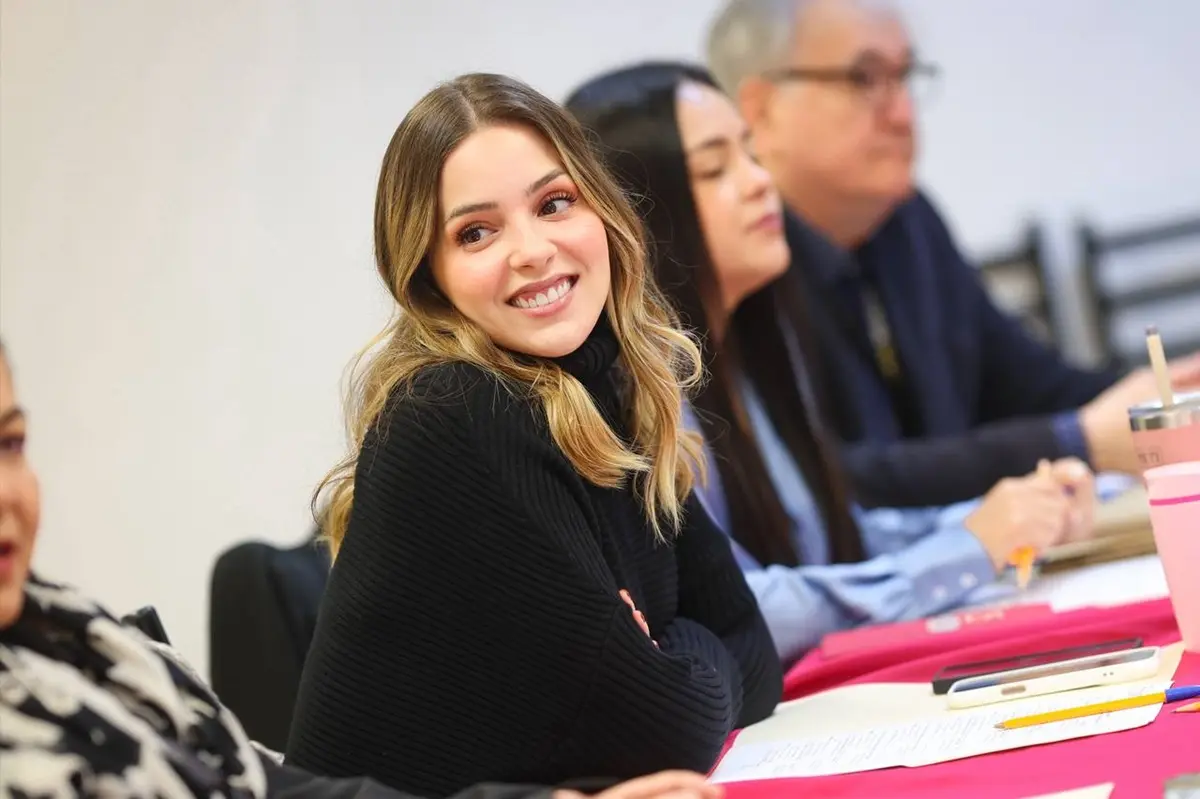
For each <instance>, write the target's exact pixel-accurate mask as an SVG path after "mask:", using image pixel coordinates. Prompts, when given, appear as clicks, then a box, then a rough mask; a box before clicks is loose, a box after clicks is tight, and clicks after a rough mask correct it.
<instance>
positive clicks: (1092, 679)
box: [946, 646, 1161, 709]
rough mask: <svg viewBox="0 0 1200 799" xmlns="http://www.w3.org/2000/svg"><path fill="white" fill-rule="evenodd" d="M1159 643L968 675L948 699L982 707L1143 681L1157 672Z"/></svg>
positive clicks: (952, 703) (957, 705) (956, 703)
mask: <svg viewBox="0 0 1200 799" xmlns="http://www.w3.org/2000/svg"><path fill="white" fill-rule="evenodd" d="M1160 661H1161V658H1160V656H1159V649H1158V647H1156V646H1147V647H1143V648H1141V649H1129V650H1126V651H1124V652H1110V653H1108V654H1105V655H1092V656H1090V657H1085V658H1077V659H1075V660H1064V661H1060V662H1058V663H1048V664H1046V665H1043V666H1031V667H1029V668H1024V669H1015V670H1013V671H1002V672H999V673H997V674H988V675H985V676H983V677H968V678H966V679H965V680H959V681H958V682H956V683H954V685H952V686H950V690H949V691H947V692H946V701H947V702H948V703H949V705H950V707H952V708H956V709H958V708H966V707H979V706H980V705H991V704H995V703H996V702H1008V701H1011V700H1013V699H1025V698H1026V697H1030V696H1045V695H1046V694H1057V693H1062V692H1063V691H1074V690H1077V689H1079V688H1094V687H1096V686H1098V685H1118V684H1120V683H1125V682H1133V681H1134V680H1144V679H1148V678H1150V677H1153V676H1154V675H1155V674H1157V673H1158V667H1159V663H1160Z"/></svg>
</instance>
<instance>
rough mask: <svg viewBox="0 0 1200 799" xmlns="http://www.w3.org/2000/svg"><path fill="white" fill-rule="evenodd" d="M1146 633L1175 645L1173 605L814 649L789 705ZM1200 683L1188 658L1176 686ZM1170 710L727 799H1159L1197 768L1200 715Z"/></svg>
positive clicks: (1198, 664) (789, 683)
mask: <svg viewBox="0 0 1200 799" xmlns="http://www.w3.org/2000/svg"><path fill="white" fill-rule="evenodd" d="M1130 636H1140V637H1141V638H1142V639H1143V640H1144V642H1145V644H1146V645H1164V644H1170V643H1174V642H1176V641H1178V640H1179V631H1178V628H1177V627H1176V626H1175V620H1174V618H1173V615H1172V613H1171V607H1170V604H1169V602H1168V601H1167V600H1165V599H1163V600H1155V601H1153V602H1143V603H1138V604H1134V605H1125V606H1122V607H1118V608H1108V609H1096V608H1088V609H1084V610H1078V611H1073V612H1071V613H1063V614H1058V615H1056V616H1053V617H1048V618H1045V619H1038V620H1035V621H1030V622H1028V623H1025V624H1021V625H1018V626H1014V627H1011V628H1006V629H1005V630H1004V632H1003V637H997V632H996V630H994V629H988V628H986V627H985V628H981V629H970V628H968V629H964V630H963V631H961V632H960V633H951V634H943V635H939V636H935V637H931V638H926V639H922V640H921V641H919V642H917V643H910V644H904V645H897V646H892V647H888V648H886V649H881V650H874V651H870V652H863V653H859V654H852V655H846V656H844V657H841V658H837V659H834V660H824V659H822V658H821V656H820V654H819V653H814V654H812V655H811V656H809V657H808V658H806V659H805V660H803V661H801V662H800V663H799V664H797V665H796V666H795V668H793V669H792V670H791V672H789V673H788V675H787V678H786V680H785V683H784V686H785V690H784V693H785V695H786V696H787V697H788V698H789V699H794V698H796V697H799V696H804V695H807V694H810V693H813V692H815V691H818V690H823V689H825V688H831V687H834V686H837V685H846V684H850V683H857V682H911V681H919V682H924V681H929V680H932V679H933V676H934V674H935V673H937V671H938V670H939V669H940V668H942V667H943V666H946V665H949V664H952V663H965V662H973V661H978V660H987V659H989V658H995V657H1004V656H1008V655H1018V654H1024V653H1028V652H1031V651H1042V650H1048V649H1057V648H1061V647H1068V646H1076V645H1082V644H1087V643H1094V642H1099V641H1105V640H1110V639H1114V638H1125V637H1130ZM1187 683H1200V655H1194V654H1187V655H1184V658H1183V662H1182V663H1181V664H1180V666H1179V670H1178V671H1177V672H1176V675H1175V684H1176V685H1181V684H1187ZM1170 711H1171V708H1170V707H1167V708H1164V709H1163V711H1161V712H1160V713H1159V716H1158V718H1157V719H1156V720H1155V721H1154V722H1153V723H1152V724H1150V725H1149V726H1146V727H1142V728H1139V729H1136V730H1128V731H1126V732H1120V733H1113V734H1110V735H1098V736H1095V737H1092V738H1082V739H1079V740H1075V741H1063V742H1062V743H1057V744H1050V745H1047V746H1037V747H1030V748H1028V749H1019V750H1014V751H1010V752H1000V753H997V754H994V755H986V756H983V757H975V758H969V759H966V760H959V761H955V762H951V763H940V764H938V765H935V766H924V767H921V768H913V769H887V770H885V771H873V772H866V773H862V774H847V775H841V776H837V777H815V778H807V779H797V780H772V781H767V782H749V783H740V784H731V785H727V786H726V795H727V796H728V797H729V799H759V798H760V797H781V796H813V797H816V796H820V797H902V796H913V797H918V796H919V797H933V798H934V799H937V798H938V797H946V799H950V797H954V799H960V798H961V797H972V799H990V798H991V797H996V798H997V799H1001V798H1003V799H1017V798H1018V797H1026V796H1036V795H1038V794H1044V793H1053V792H1055V791H1064V790H1068V789H1072V788H1080V787H1084V786H1087V785H1094V784H1097V783H1105V782H1113V783H1115V784H1116V788H1115V790H1114V791H1113V797H1114V799H1142V797H1145V798H1146V799H1151V797H1153V799H1160V798H1161V797H1162V790H1163V782H1164V781H1165V780H1167V779H1169V778H1170V777H1173V776H1176V775H1178V774H1181V773H1184V772H1200V714H1172V713H1171V712H1170Z"/></svg>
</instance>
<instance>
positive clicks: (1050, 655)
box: [933, 638, 1142, 696]
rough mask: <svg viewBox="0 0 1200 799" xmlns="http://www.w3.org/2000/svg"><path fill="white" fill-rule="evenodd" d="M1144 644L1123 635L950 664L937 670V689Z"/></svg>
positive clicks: (943, 690)
mask: <svg viewBox="0 0 1200 799" xmlns="http://www.w3.org/2000/svg"><path fill="white" fill-rule="evenodd" d="M1141 645H1142V639H1141V638H1121V639H1117V640H1113V641H1104V642H1102V643H1099V644H1087V645H1086V646H1073V647H1070V648H1068V649H1053V650H1050V651H1047V652H1033V653H1030V654H1028V655H1018V656H1016V657H1007V658H997V659H996V660H981V661H978V662H976V663H960V664H958V665H955V666H947V667H946V668H944V669H942V670H941V671H939V672H938V673H937V675H936V676H935V677H934V678H933V692H934V693H935V694H937V695H938V696H941V695H943V694H945V693H946V692H948V691H949V690H950V686H951V685H954V683H956V682H958V681H959V680H965V679H967V678H968V677H983V676H986V675H988V674H997V673H999V672H1002V671H1014V670H1016V669H1024V668H1029V667H1031V666H1045V665H1047V664H1050V663H1060V662H1062V661H1064V660H1077V659H1078V658H1085V657H1089V656H1091V655H1105V654H1108V653H1109V652H1123V651H1125V650H1128V649H1137V648H1139V647H1140V646H1141Z"/></svg>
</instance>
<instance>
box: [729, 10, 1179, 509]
mask: <svg viewBox="0 0 1200 799" xmlns="http://www.w3.org/2000/svg"><path fill="white" fill-rule="evenodd" d="M708 62H709V67H710V69H711V71H712V72H713V74H714V76H715V77H716V79H717V81H718V82H719V83H720V84H721V85H722V86H723V87H724V89H725V90H726V91H727V92H728V93H729V94H730V96H731V97H733V98H735V100H736V102H737V104H738V106H739V108H740V109H741V111H742V114H743V116H744V117H745V118H746V120H747V123H748V124H749V126H750V129H751V131H752V134H753V141H754V147H755V150H756V152H757V155H758V157H759V158H760V159H761V160H762V162H763V164H764V165H766V167H767V168H768V169H769V170H770V172H771V174H772V175H773V176H774V178H775V181H776V183H777V184H778V185H779V189H780V192H781V194H782V195H783V198H784V200H785V201H786V203H787V205H788V206H789V208H790V210H791V212H792V214H791V217H790V219H789V220H788V242H789V244H790V246H791V248H792V253H793V259H794V262H793V268H792V269H791V270H790V272H789V274H788V276H787V278H785V279H789V280H797V281H799V282H800V283H801V284H802V286H803V291H804V292H805V296H806V300H807V302H806V305H805V308H804V309H803V315H804V316H805V317H806V318H805V319H803V320H798V321H800V322H801V323H802V329H804V328H807V329H809V330H811V331H812V334H813V338H812V341H810V342H807V343H808V345H809V348H810V353H809V354H810V357H811V358H812V360H813V362H814V364H815V366H816V368H815V369H814V370H813V371H814V372H815V375H814V377H815V380H814V382H815V383H816V384H817V386H818V393H819V394H820V395H821V399H822V405H823V409H822V410H823V411H824V413H825V414H826V419H827V420H828V421H829V422H830V423H832V424H833V425H834V427H835V428H836V430H837V432H838V434H839V435H840V436H841V437H842V439H843V441H844V442H846V444H847V446H846V449H845V458H846V466H847V467H848V469H849V471H850V473H851V474H852V476H853V478H854V482H855V485H856V487H857V490H858V493H859V499H860V500H861V501H862V502H864V503H865V504H870V505H890V506H905V505H941V504H949V503H952V502H956V501H959V500H963V499H968V498H970V497H974V496H977V495H980V494H983V493H985V492H986V491H987V490H988V489H990V488H991V487H992V485H993V484H994V483H995V482H996V481H998V480H999V479H1000V478H1003V477H1007V476H1013V475H1021V474H1026V473H1028V472H1029V471H1031V470H1033V469H1034V468H1036V467H1037V464H1038V463H1039V461H1041V460H1042V459H1048V460H1051V461H1054V460H1057V459H1060V458H1066V457H1070V456H1074V457H1078V458H1081V459H1083V460H1085V461H1088V462H1089V463H1090V464H1091V465H1092V466H1093V467H1094V468H1096V469H1097V470H1106V471H1108V470H1111V471H1121V472H1129V473H1133V472H1136V471H1137V468H1138V465H1137V460H1136V457H1135V455H1134V452H1133V449H1132V443H1131V441H1130V439H1129V429H1128V421H1127V419H1126V415H1125V413H1126V408H1127V407H1128V406H1129V405H1131V404H1134V403H1135V402H1141V401H1145V400H1148V399H1151V398H1152V397H1154V396H1155V390H1154V384H1153V380H1152V377H1151V376H1150V375H1149V373H1148V372H1146V371H1142V372H1138V373H1134V374H1132V375H1129V376H1128V377H1126V378H1124V379H1122V380H1118V379H1117V377H1118V376H1117V375H1115V374H1111V373H1107V372H1092V371H1086V370H1082V369H1077V368H1073V367H1072V366H1070V365H1068V364H1067V363H1065V362H1064V361H1063V360H1062V358H1061V357H1060V356H1059V354H1058V353H1056V352H1055V351H1053V350H1051V349H1049V348H1047V347H1046V346H1045V345H1043V344H1042V343H1040V342H1039V341H1037V340H1036V339H1034V338H1033V337H1032V336H1030V335H1029V334H1028V333H1027V332H1026V331H1025V330H1024V329H1023V328H1022V327H1021V325H1020V324H1019V323H1018V322H1017V321H1016V320H1015V319H1013V318H1011V317H1009V316H1008V315H1006V314H1004V313H1003V312H1001V311H1000V310H999V309H998V308H997V307H996V306H995V305H994V304H993V303H992V301H991V300H990V299H989V297H988V295H987V294H986V292H985V290H984V288H983V287H982V284H981V283H980V280H979V277H978V275H977V272H976V270H975V269H973V268H972V267H971V266H969V265H968V264H967V263H966V261H965V260H964V259H963V256H962V255H961V253H960V252H959V250H958V247H957V246H956V244H955V242H954V239H953V237H952V236H951V234H950V232H949V230H948V229H947V227H946V225H945V223H944V222H943V221H942V218H941V217H940V216H939V214H938V212H937V210H936V209H935V208H934V206H933V205H932V203H931V202H930V201H929V198H928V197H926V196H925V195H923V194H922V193H921V192H920V191H919V190H917V188H916V187H915V186H914V178H913V163H914V159H915V156H916V152H917V131H916V108H917V103H918V100H919V99H921V98H922V97H924V96H925V95H926V94H927V93H928V90H929V89H930V88H931V87H932V86H933V84H934V82H935V80H936V78H937V76H938V71H937V69H936V67H934V66H933V65H931V64H929V63H927V62H925V61H924V60H922V58H920V57H919V55H918V53H917V50H916V48H915V47H914V45H913V43H912V41H911V39H910V37H909V34H908V31H907V30H906V28H905V25H904V22H903V19H902V18H901V17H900V15H899V14H898V13H897V12H896V11H895V10H894V9H893V8H891V7H890V5H889V4H887V3H883V2H872V1H871V0H730V1H729V2H727V3H726V4H725V6H724V8H723V9H722V11H721V12H720V13H719V14H718V16H717V18H716V20H715V21H714V22H713V24H712V27H711V30H710V32H709V38H708ZM972 146H975V145H972ZM1173 369H1174V371H1175V378H1176V380H1177V388H1178V389H1180V390H1182V389H1186V388H1189V387H1192V386H1198V385H1200V358H1197V357H1195V356H1193V357H1191V358H1188V359H1185V360H1184V361H1181V362H1178V363H1176V364H1174V365H1173Z"/></svg>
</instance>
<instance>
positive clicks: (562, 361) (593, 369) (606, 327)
mask: <svg viewBox="0 0 1200 799" xmlns="http://www.w3.org/2000/svg"><path fill="white" fill-rule="evenodd" d="M620 352H621V345H620V343H619V342H618V341H617V334H616V333H615V332H613V329H612V323H611V322H609V320H608V311H607V310H605V311H602V312H601V313H600V318H599V319H598V320H597V321H596V326H595V327H594V328H592V332H591V333H589V334H588V337H587V338H586V339H584V342H583V344H581V345H579V349H577V350H575V351H574V352H571V353H568V354H566V355H564V356H562V357H561V358H553V359H551V360H552V361H553V362H554V363H556V364H558V366H559V367H561V368H562V370H563V371H565V372H566V373H567V374H570V375H572V376H573V377H575V379H577V380H578V381H579V382H581V383H583V384H584V385H585V386H587V387H588V388H595V387H597V386H598V385H599V381H600V380H601V379H603V378H604V377H605V376H607V375H608V373H609V370H610V369H611V368H612V365H613V364H614V363H615V362H616V360H617V356H618V355H619V354H620Z"/></svg>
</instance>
